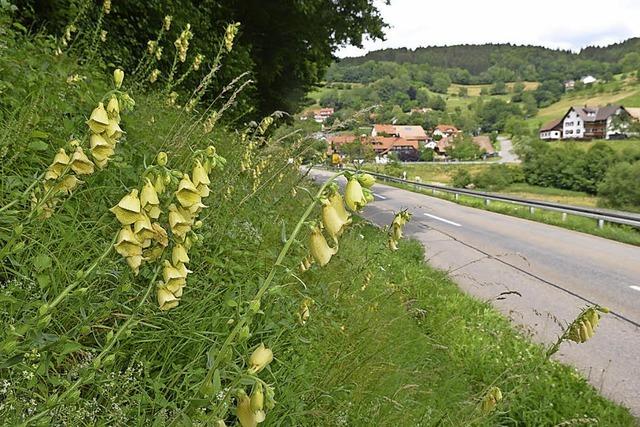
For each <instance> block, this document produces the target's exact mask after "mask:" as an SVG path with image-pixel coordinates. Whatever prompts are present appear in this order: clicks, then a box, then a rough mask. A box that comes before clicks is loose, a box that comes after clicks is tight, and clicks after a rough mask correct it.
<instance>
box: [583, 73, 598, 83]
mask: <svg viewBox="0 0 640 427" xmlns="http://www.w3.org/2000/svg"><path fill="white" fill-rule="evenodd" d="M580 81H581V82H582V84H585V85H590V84H592V83H595V82H597V81H598V79H596V78H595V77H593V76H592V75H591V74H589V75H588V76H584V77H583V78H581V79H580Z"/></svg>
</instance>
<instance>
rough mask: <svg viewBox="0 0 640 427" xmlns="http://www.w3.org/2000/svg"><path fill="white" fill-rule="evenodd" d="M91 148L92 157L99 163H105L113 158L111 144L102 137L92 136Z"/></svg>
mask: <svg viewBox="0 0 640 427" xmlns="http://www.w3.org/2000/svg"><path fill="white" fill-rule="evenodd" d="M89 146H90V147H91V156H93V158H94V160H97V161H98V162H104V161H105V160H109V157H111V156H113V153H114V149H113V147H112V146H111V143H110V142H109V141H107V140H106V139H105V138H104V137H103V136H102V135H98V134H95V133H94V134H92V135H91V138H90V140H89ZM96 163H97V162H96Z"/></svg>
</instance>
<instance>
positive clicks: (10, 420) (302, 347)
mask: <svg viewBox="0 0 640 427" xmlns="http://www.w3.org/2000/svg"><path fill="white" fill-rule="evenodd" d="M96 34H99V33H96ZM3 37H4V38H6V39H5V40H3V43H6V44H7V45H8V49H7V50H5V51H4V52H3V57H2V65H3V67H4V72H3V74H2V78H3V80H4V81H6V82H9V83H11V85H10V86H9V87H8V89H6V90H5V92H4V94H3V96H4V98H3V102H4V104H3V106H5V107H6V106H7V105H10V106H12V107H13V108H12V109H10V110H9V109H5V110H4V111H3V114H2V117H1V118H2V127H3V128H4V129H6V130H7V132H5V133H3V134H2V135H1V139H0V149H1V150H0V155H1V156H2V162H0V178H1V182H2V185H1V186H0V205H1V209H3V211H2V215H1V216H0V242H1V245H0V253H1V256H2V263H1V265H2V266H1V267H0V284H1V286H0V299H1V300H2V302H3V310H2V312H1V313H0V320H1V322H2V333H1V335H0V348H1V350H2V353H1V358H0V368H1V369H0V384H1V387H0V396H1V398H2V399H1V400H0V419H1V420H2V423H3V424H6V425H18V424H20V423H22V422H25V421H29V420H30V422H29V423H28V424H30V425H168V424H169V423H170V422H172V421H173V423H174V425H185V426H186V425H217V426H219V425H221V424H219V421H220V420H222V419H224V420H225V421H226V423H227V424H228V425H232V424H234V423H235V422H236V420H235V417H234V415H233V413H234V412H235V409H234V408H235V405H236V400H235V399H234V398H233V396H235V395H236V394H237V389H239V388H242V389H244V390H246V391H247V392H249V391H250V389H251V386H252V385H253V384H255V383H256V382H260V381H264V384H265V387H266V384H269V386H270V387H273V388H275V400H276V403H275V406H274V408H273V409H271V410H268V411H267V418H266V421H265V425H355V426H358V425H362V426H368V425H372V424H375V425H418V424H420V423H422V424H439V425H452V426H454V425H486V426H492V425H502V424H510V425H554V424H558V423H560V422H569V423H572V422H592V423H595V422H598V423H599V424H600V425H610V426H631V425H633V423H634V421H633V419H632V418H631V416H630V415H629V413H628V411H627V410H625V409H623V408H621V407H619V406H617V405H615V404H612V403H611V402H609V401H607V400H605V399H603V398H602V397H601V396H599V395H598V393H597V391H596V390H595V389H594V388H593V387H591V386H590V385H588V384H587V383H586V381H585V380H584V378H582V377H581V376H580V375H578V374H576V373H575V372H574V370H572V369H570V368H568V367H566V366H563V365H560V364H556V363H552V362H546V363H545V361H544V360H545V359H544V350H543V349H542V348H541V347H539V346H536V345H533V344H531V343H530V342H528V341H527V340H526V339H525V338H523V337H522V336H520V335H518V333H516V332H515V331H514V330H513V329H512V327H511V326H510V325H509V323H508V321H507V320H506V319H505V318H504V317H502V316H501V315H499V314H498V313H497V312H496V311H495V310H493V309H492V308H491V307H490V306H489V305H488V304H485V303H481V302H478V301H475V300H473V299H472V298H470V297H468V296H465V295H464V294H463V293H461V292H460V291H459V290H458V289H457V288H456V286H455V285H454V284H453V283H452V282H451V281H450V280H449V279H448V278H447V277H446V276H445V275H444V274H443V273H439V272H436V271H433V270H431V269H429V268H428V267H427V266H426V265H425V264H424V261H423V252H422V249H421V247H420V246H419V245H418V244H417V243H415V242H401V244H400V250H399V251H397V252H390V251H389V250H388V249H387V248H386V239H387V237H386V235H385V234H384V233H382V232H380V230H378V229H377V228H374V227H372V226H369V225H366V224H364V223H361V222H356V224H354V225H353V226H351V227H350V229H348V231H347V232H346V233H345V235H344V236H343V238H342V239H341V242H340V251H339V252H338V253H337V255H335V257H334V259H333V260H332V261H331V262H330V263H329V265H328V266H327V267H326V268H324V269H322V268H319V267H317V266H314V267H313V268H312V269H311V270H310V271H308V272H306V273H304V274H301V273H299V272H298V270H297V266H298V264H299V261H300V259H301V258H302V257H303V256H305V255H306V253H307V250H306V249H305V243H306V238H305V235H304V234H305V233H303V234H302V235H300V238H299V239H296V240H295V241H294V243H293V245H292V249H291V251H290V252H289V253H288V255H287V256H286V257H284V259H283V261H282V263H277V262H276V258H277V257H278V254H279V253H281V251H282V249H283V240H284V239H287V238H290V236H291V233H292V231H293V230H294V226H295V225H296V223H297V222H298V221H299V219H300V218H301V216H302V215H303V212H304V211H305V209H307V207H308V205H309V203H310V198H309V197H308V195H307V192H306V191H305V189H304V187H306V186H307V185H306V184H304V183H300V182H299V181H298V180H299V178H298V171H297V166H296V165H295V164H294V165H287V161H286V159H287V158H289V157H292V156H293V157H295V156H296V154H298V153H297V152H296V151H295V150H296V148H295V147H293V148H289V149H283V148H281V147H271V146H269V145H267V146H266V147H265V148H262V149H256V147H255V145H254V144H250V143H249V142H250V141H251V142H253V143H260V144H261V143H262V142H264V141H262V140H261V139H260V136H259V134H258V133H256V131H255V129H253V128H249V129H238V133H236V132H234V130H232V129H229V130H226V129H224V128H221V127H218V128H217V129H216V130H214V132H213V133H212V134H207V133H203V132H202V130H201V129H202V124H203V123H202V122H203V118H204V117H206V115H205V116H202V115H199V114H198V113H196V112H194V113H187V112H185V111H184V109H183V108H178V107H175V106H173V107H171V106H167V105H166V101H167V97H166V94H161V93H159V92H157V91H155V90H154V89H153V88H149V87H148V86H146V84H143V83H142V80H139V81H138V82H139V83H140V84H141V85H140V86H134V85H133V84H132V83H133V81H134V80H135V79H134V78H132V77H131V76H129V75H128V74H127V75H126V77H125V85H124V89H125V90H129V91H130V92H131V95H132V96H133V97H134V98H135V100H136V106H135V109H133V111H124V109H123V110H122V111H121V116H122V121H121V127H122V128H123V130H124V131H125V132H126V133H125V134H124V135H123V136H122V138H121V140H120V141H119V142H118V144H117V147H116V151H115V153H114V155H113V156H112V158H111V160H110V162H109V164H108V165H107V167H106V168H105V169H103V170H96V171H95V172H94V173H93V174H89V175H83V176H82V180H83V181H84V183H83V184H82V185H80V186H79V187H77V188H76V189H74V191H73V192H72V194H71V195H66V196H64V195H60V196H59V202H58V204H57V205H56V206H55V208H54V209H53V212H52V215H51V217H50V218H48V219H43V218H41V217H39V216H38V215H35V214H33V213H32V211H31V203H30V200H29V198H30V196H29V186H30V185H31V184H32V183H34V182H35V184H36V188H38V187H39V186H40V185H44V183H43V182H42V181H41V178H38V177H39V176H41V175H40V174H41V173H42V172H43V171H44V170H46V168H47V165H49V164H50V162H51V159H52V158H53V156H54V154H55V153H56V152H57V151H58V149H59V148H61V147H67V148H68V141H69V138H70V137H72V136H73V137H78V138H79V139H80V140H81V142H80V143H81V146H85V149H86V144H87V141H86V138H87V135H88V130H87V126H86V124H85V120H86V119H87V118H88V116H89V113H90V112H91V110H92V109H93V108H95V105H96V103H97V102H98V101H99V100H100V99H101V97H102V94H104V93H105V92H106V91H108V90H110V89H111V82H110V79H109V78H106V77H105V76H108V75H109V74H110V73H111V69H110V68H107V67H104V66H103V65H101V63H100V61H99V60H97V59H96V60H94V61H89V62H88V63H87V62H86V61H83V62H84V63H85V64H84V65H80V64H79V63H78V62H77V57H76V56H75V55H76V54H77V52H73V51H71V52H70V53H69V54H62V55H60V56H51V55H50V54H49V52H52V51H53V49H52V48H51V44H50V43H51V42H50V41H49V40H45V39H43V38H34V37H27V36H20V35H16V36H14V37H10V36H7V34H6V33H5V34H4V35H3ZM84 59H85V60H86V58H84ZM40 64H47V66H46V67H42V66H39V65H40ZM70 76H78V78H77V79H76V78H73V79H70V80H69V81H68V80H67V79H68V78H69V77H70ZM142 77H143V80H144V78H145V77H146V76H142ZM5 87H7V86H5ZM143 88H144V89H143ZM228 96H229V94H227V95H226V96H225V97H224V99H228ZM224 99H223V100H222V101H221V102H222V103H223V102H224ZM213 108H214V110H218V109H220V105H214V106H213ZM211 144H213V145H214V146H215V147H216V150H217V152H218V154H220V155H222V156H223V157H224V158H226V160H227V164H226V166H225V167H224V169H219V168H216V169H215V170H214V171H213V172H212V173H211V180H212V183H211V184H210V187H211V195H210V196H209V197H206V198H204V199H203V201H204V202H205V204H206V205H207V206H208V208H203V210H202V213H201V215H200V218H201V219H202V221H203V224H202V226H201V228H199V229H198V230H197V235H198V236H199V237H198V239H197V241H196V242H195V243H194V245H193V246H192V247H191V249H190V250H189V257H190V261H189V268H190V269H191V270H193V271H192V272H191V273H190V274H189V276H188V280H187V283H186V287H185V289H184V294H183V295H182V298H181V301H180V305H179V306H177V307H175V308H174V309H172V310H170V311H166V312H163V311H160V310H159V309H158V305H157V302H156V300H155V296H154V294H155V289H156V276H155V274H156V273H158V271H159V268H160V267H159V265H160V264H159V263H154V262H152V261H150V262H149V263H147V264H145V265H143V267H142V269H141V272H140V274H139V275H138V276H135V275H134V274H133V272H132V271H131V269H130V268H129V267H128V266H127V265H126V263H125V262H124V260H123V258H122V257H121V256H120V255H118V254H116V253H115V252H114V250H113V247H112V244H113V238H114V236H115V235H116V233H118V230H119V229H120V225H119V224H118V222H117V221H116V219H115V218H114V216H113V215H112V214H111V213H110V212H109V211H108V209H109V208H110V207H111V206H114V205H116V204H117V203H118V201H119V200H120V199H121V198H122V196H123V195H124V194H126V193H127V192H128V191H129V190H131V189H132V188H136V187H138V186H139V185H141V184H142V183H143V182H142V181H143V180H142V179H141V174H142V172H143V171H144V170H145V166H148V165H150V164H151V162H152V159H153V158H154V157H155V155H156V154H157V153H158V152H159V151H160V150H165V151H167V152H168V154H169V163H168V164H167V166H168V167H170V168H172V169H173V170H176V171H184V172H189V171H190V170H191V169H190V167H191V163H192V153H193V152H194V151H196V150H199V149H203V148H205V147H207V146H208V145H211ZM251 147H253V148H251ZM247 158H249V159H250V160H249V163H248V169H249V170H247V171H246V172H242V171H241V169H242V167H241V164H242V163H244V164H245V166H247V163H246V161H247ZM258 165H260V166H261V167H258ZM281 174H282V175H281ZM170 186H175V180H172V183H171V184H170ZM294 187H298V192H297V195H295V196H293V195H291V191H292V189H293V188H294ZM308 190H310V191H312V192H313V191H314V190H315V189H314V188H312V187H309V188H308ZM41 196H42V194H41ZM171 197H172V195H171V193H161V200H162V208H163V210H164V213H165V214H166V212H167V210H168V207H167V206H166V203H168V202H169V201H171ZM174 202H175V201H174ZM163 215H164V214H163ZM318 216H319V211H318V208H317V207H316V208H315V210H313V211H312V216H311V218H316V219H317V218H318ZM161 218H164V216H162V217H161ZM166 227H167V230H169V226H166ZM171 236H172V234H171V233H170V238H171V239H173V238H174V237H171ZM271 274H272V275H271ZM269 277H271V278H272V279H273V281H272V282H271V283H272V285H271V286H270V287H268V288H266V289H267V291H266V293H265V294H264V295H263V297H262V298H261V306H260V308H261V309H260V310H257V312H255V311H256V310H255V309H256V307H255V304H250V303H251V301H253V300H254V299H255V296H256V291H257V290H258V288H259V287H261V286H263V285H264V283H265V281H266V280H269ZM305 300H313V302H310V303H309V308H310V318H309V319H308V321H307V322H306V324H305V325H304V326H302V325H300V323H299V321H298V317H297V314H298V312H299V307H300V305H301V303H302V302H303V301H305ZM567 320H570V319H567ZM242 322H244V324H245V325H246V326H247V328H239V329H237V326H236V325H238V324H241V323H242ZM234 331H236V335H235V338H234V335H233V333H234ZM261 342H263V343H265V344H266V345H267V346H268V347H269V348H272V349H273V351H274V355H275V360H274V361H273V362H272V363H271V364H270V365H269V366H268V367H267V368H266V369H265V370H264V371H262V372H261V373H259V374H258V375H249V374H247V371H246V367H247V360H248V357H249V355H250V354H251V352H252V351H253V349H255V348H256V346H257V345H258V344H259V343H261ZM565 345H567V344H565ZM567 350H568V351H570V349H567ZM216 366H217V367H218V369H214V368H215V367H216ZM208 374H212V376H208ZM257 377H259V378H260V379H259V380H258V379H257ZM492 386H498V387H500V388H501V389H502V391H503V395H504V399H503V400H502V401H501V402H500V403H499V404H498V406H497V408H496V409H495V410H494V411H492V412H490V413H488V414H484V413H482V412H481V411H479V409H478V407H479V403H480V400H481V399H482V397H483V396H484V395H485V393H486V391H487V389H488V388H489V387H492ZM580 420H582V421H580ZM585 420H587V421H585Z"/></svg>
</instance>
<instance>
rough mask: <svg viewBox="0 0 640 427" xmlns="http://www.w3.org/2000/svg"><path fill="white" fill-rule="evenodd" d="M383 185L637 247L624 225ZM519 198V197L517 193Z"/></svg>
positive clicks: (636, 235)
mask: <svg viewBox="0 0 640 427" xmlns="http://www.w3.org/2000/svg"><path fill="white" fill-rule="evenodd" d="M385 184H386V185H390V186H392V187H397V188H401V189H403V190H408V191H413V192H414V193H421V194H426V195H428V196H432V197H438V198H440V199H445V200H448V201H450V202H454V203H457V204H459V205H463V206H469V207H472V208H476V209H484V210H487V211H491V212H496V213H501V214H505V215H509V216H515V217H518V218H524V219H529V220H532V221H537V222H542V223H545V224H549V225H555V226H558V227H562V228H566V229H569V230H574V231H580V232H582V233H587V234H592V235H594V236H599V237H604V238H605V239H611V240H615V241H618V242H622V243H628V244H630V245H636V246H640V231H638V230H637V229H635V228H633V227H631V226H625V225H618V224H610V223H605V225H604V227H602V228H599V227H598V225H597V222H596V220H593V219H590V218H584V217H579V216H573V215H567V217H566V219H563V217H562V213H560V212H554V211H546V210H543V209H535V211H534V212H533V213H532V212H531V211H530V210H529V208H528V207H526V206H519V205H514V204H511V203H504V202H498V201H491V203H490V204H489V205H486V204H485V203H484V201H483V200H482V199H480V198H477V197H472V196H466V195H463V194H461V195H460V196H459V197H458V199H456V198H455V196H454V195H453V194H450V193H445V192H441V191H435V192H432V191H431V190H426V189H421V188H416V187H414V186H413V185H411V184H399V183H395V182H386V183H385ZM517 195H518V196H520V194H517Z"/></svg>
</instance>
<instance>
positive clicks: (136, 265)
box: [125, 255, 143, 276]
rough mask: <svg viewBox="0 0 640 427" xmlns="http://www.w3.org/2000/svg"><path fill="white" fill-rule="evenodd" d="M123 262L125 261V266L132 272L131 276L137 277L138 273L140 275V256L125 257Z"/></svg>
mask: <svg viewBox="0 0 640 427" xmlns="http://www.w3.org/2000/svg"><path fill="white" fill-rule="evenodd" d="M125 260H126V261H127V264H128V265H129V267H130V268H131V269H132V270H133V274H135V275H136V276H137V275H138V273H140V266H141V265H142V260H143V258H142V256H141V255H135V256H129V257H126V258H125Z"/></svg>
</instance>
